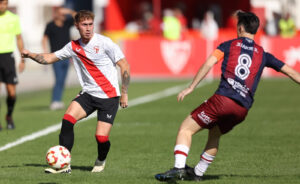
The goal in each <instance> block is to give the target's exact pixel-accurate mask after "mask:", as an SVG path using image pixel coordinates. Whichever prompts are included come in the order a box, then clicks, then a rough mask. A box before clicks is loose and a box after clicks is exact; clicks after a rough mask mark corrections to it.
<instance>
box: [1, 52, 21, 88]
mask: <svg viewBox="0 0 300 184" xmlns="http://www.w3.org/2000/svg"><path fill="white" fill-rule="evenodd" d="M0 82H4V83H6V84H17V83H18V78H17V73H16V67H15V59H14V56H13V53H4V54H0Z"/></svg>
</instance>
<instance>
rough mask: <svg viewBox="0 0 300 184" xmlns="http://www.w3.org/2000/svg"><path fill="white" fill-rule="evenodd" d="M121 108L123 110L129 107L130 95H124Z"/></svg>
mask: <svg viewBox="0 0 300 184" xmlns="http://www.w3.org/2000/svg"><path fill="white" fill-rule="evenodd" d="M120 106H121V107H122V108H126V107H128V95H127V94H122V95H121V99H120Z"/></svg>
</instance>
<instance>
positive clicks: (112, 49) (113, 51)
mask: <svg viewBox="0 0 300 184" xmlns="http://www.w3.org/2000/svg"><path fill="white" fill-rule="evenodd" d="M104 44H105V45H104V49H105V52H106V54H107V55H108V57H109V58H110V59H111V60H112V62H113V63H117V62H118V61H120V60H121V59H123V58H125V56H124V54H123V52H122V51H121V49H120V47H119V46H118V45H117V44H115V43H114V42H113V41H112V40H111V39H109V38H107V39H106V42H105V43H104Z"/></svg>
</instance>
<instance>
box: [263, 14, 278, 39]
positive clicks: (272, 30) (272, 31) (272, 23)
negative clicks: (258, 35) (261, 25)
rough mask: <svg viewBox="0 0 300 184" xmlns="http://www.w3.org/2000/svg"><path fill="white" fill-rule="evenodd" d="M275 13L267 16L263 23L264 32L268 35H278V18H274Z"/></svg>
mask: <svg viewBox="0 0 300 184" xmlns="http://www.w3.org/2000/svg"><path fill="white" fill-rule="evenodd" d="M276 17H277V14H276V13H275V12H273V13H272V16H271V18H269V19H268V20H267V22H266V25H265V32H266V34H267V35H269V36H276V35H278V22H279V19H278V18H276Z"/></svg>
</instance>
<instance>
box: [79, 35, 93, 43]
mask: <svg viewBox="0 0 300 184" xmlns="http://www.w3.org/2000/svg"><path fill="white" fill-rule="evenodd" d="M93 36H94V34H93ZM93 36H92V37H91V38H83V37H81V42H82V43H84V44H85V45H86V44H88V43H89V42H90V40H91V39H92V38H93Z"/></svg>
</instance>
